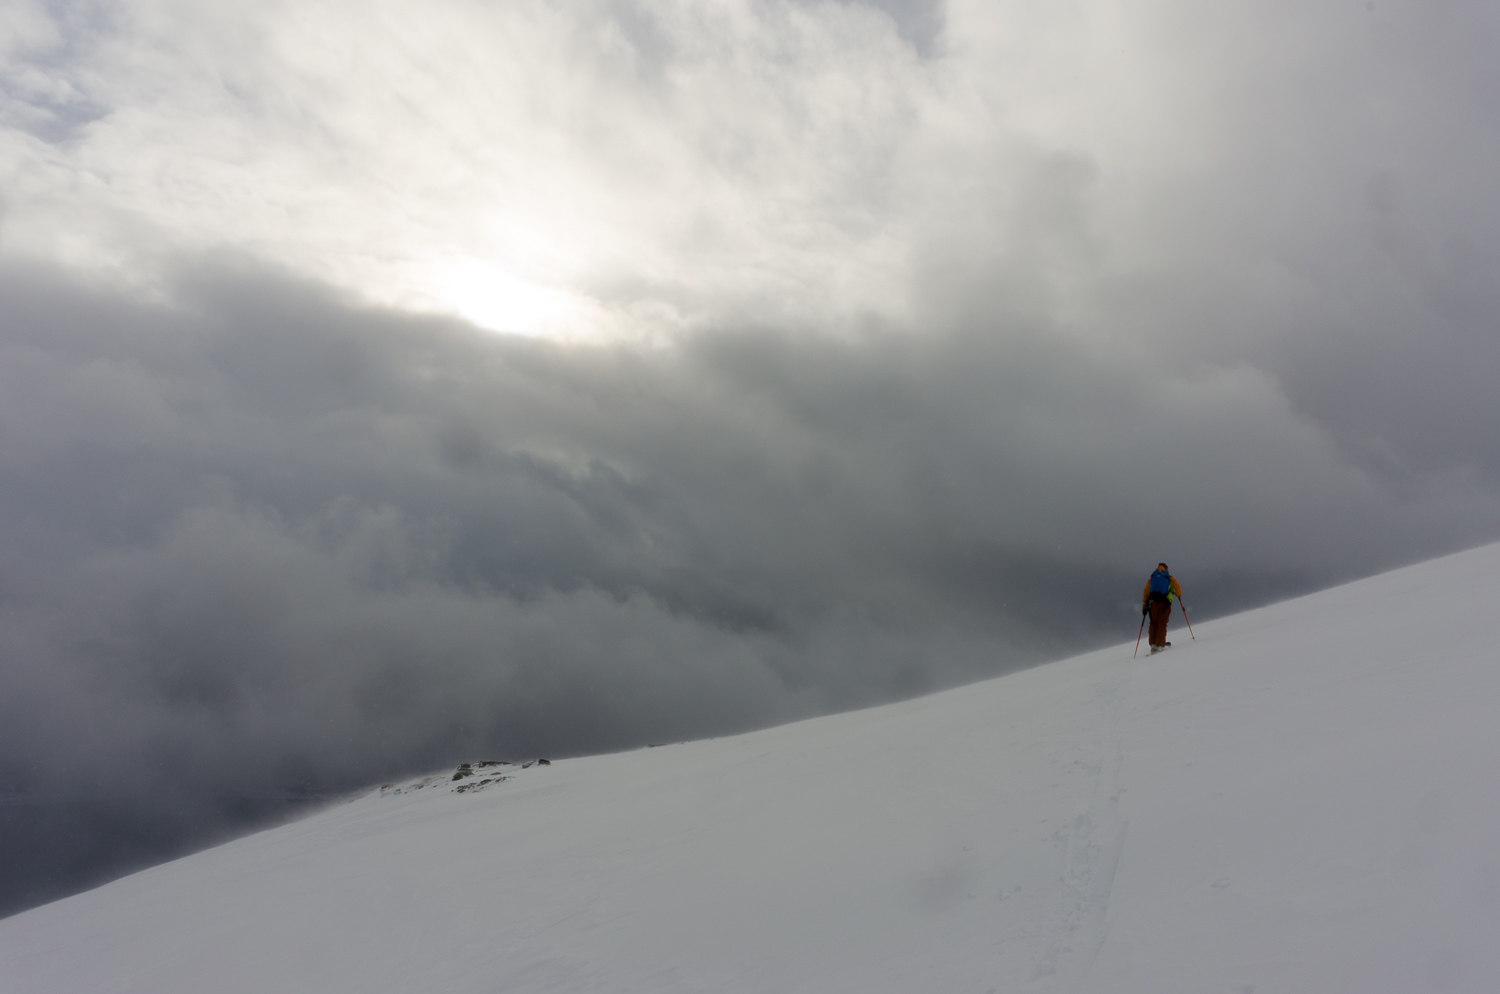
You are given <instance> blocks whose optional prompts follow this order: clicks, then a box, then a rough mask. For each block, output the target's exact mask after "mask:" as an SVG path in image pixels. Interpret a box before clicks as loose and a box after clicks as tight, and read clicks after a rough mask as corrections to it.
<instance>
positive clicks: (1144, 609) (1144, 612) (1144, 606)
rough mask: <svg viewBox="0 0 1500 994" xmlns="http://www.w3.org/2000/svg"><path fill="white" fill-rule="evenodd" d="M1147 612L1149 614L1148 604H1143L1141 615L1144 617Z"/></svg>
mask: <svg viewBox="0 0 1500 994" xmlns="http://www.w3.org/2000/svg"><path fill="white" fill-rule="evenodd" d="M1146 614H1147V611H1146V605H1144V604H1142V605H1141V617H1142V618H1144V617H1145V616H1146Z"/></svg>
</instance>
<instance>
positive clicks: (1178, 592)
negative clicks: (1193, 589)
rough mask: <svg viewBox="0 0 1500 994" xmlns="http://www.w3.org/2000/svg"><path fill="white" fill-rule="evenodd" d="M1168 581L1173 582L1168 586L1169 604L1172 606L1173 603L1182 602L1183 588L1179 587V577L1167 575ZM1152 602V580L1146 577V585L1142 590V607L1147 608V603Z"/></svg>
mask: <svg viewBox="0 0 1500 994" xmlns="http://www.w3.org/2000/svg"><path fill="white" fill-rule="evenodd" d="M1153 572H1155V571H1154V570H1153ZM1167 579H1168V580H1169V581H1171V582H1170V583H1168V584H1167V603H1168V604H1170V603H1172V602H1173V601H1180V600H1182V588H1181V587H1179V586H1178V585H1177V577H1175V576H1173V575H1172V574H1170V573H1168V574H1167ZM1150 600H1151V578H1150V577H1149V576H1148V577H1146V585H1145V586H1144V587H1142V588H1141V607H1145V606H1146V603H1147V602H1148V601H1150Z"/></svg>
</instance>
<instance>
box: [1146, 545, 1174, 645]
mask: <svg viewBox="0 0 1500 994" xmlns="http://www.w3.org/2000/svg"><path fill="white" fill-rule="evenodd" d="M1180 600H1182V588H1181V587H1180V586H1178V585H1177V578H1176V577H1175V576H1173V575H1172V573H1171V571H1170V570H1168V569H1167V564H1166V563H1157V564H1156V569H1155V571H1153V572H1152V574H1151V576H1150V577H1149V578H1147V580H1146V586H1145V588H1144V589H1143V590H1142V591H1141V614H1142V615H1146V614H1150V615H1151V636H1150V639H1149V640H1148V644H1149V645H1150V646H1151V651H1152V652H1161V651H1162V650H1163V649H1165V648H1166V647H1167V646H1169V645H1171V644H1172V643H1171V642H1168V641H1167V618H1168V617H1169V616H1170V615H1171V613H1172V603H1173V602H1174V601H1180Z"/></svg>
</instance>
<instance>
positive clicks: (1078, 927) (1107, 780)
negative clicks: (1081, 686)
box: [1033, 671, 1129, 992]
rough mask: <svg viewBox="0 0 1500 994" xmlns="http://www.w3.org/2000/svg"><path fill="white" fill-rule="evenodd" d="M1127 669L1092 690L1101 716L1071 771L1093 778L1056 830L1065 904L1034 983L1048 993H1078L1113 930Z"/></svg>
mask: <svg viewBox="0 0 1500 994" xmlns="http://www.w3.org/2000/svg"><path fill="white" fill-rule="evenodd" d="M1128 684H1129V675H1128V671H1125V672H1122V673H1121V675H1119V676H1114V677H1111V678H1109V679H1106V680H1104V681H1102V682H1100V683H1099V684H1098V686H1097V687H1096V688H1095V690H1096V694H1097V696H1098V698H1099V700H1100V701H1101V702H1102V704H1103V708H1104V711H1103V714H1102V715H1100V719H1101V720H1100V721H1099V722H1098V723H1097V724H1096V725H1095V729H1096V731H1095V734H1094V736H1093V739H1092V741H1091V742H1090V744H1089V746H1088V747H1087V748H1086V751H1087V753H1088V755H1086V756H1085V757H1083V758H1079V759H1076V760H1074V761H1073V763H1072V764H1071V767H1070V770H1071V771H1075V772H1077V773H1081V774H1082V775H1083V776H1085V777H1087V778H1089V779H1091V781H1092V785H1091V788H1090V789H1089V792H1088V794H1089V797H1088V807H1087V809H1086V810H1084V811H1082V812H1080V813H1079V814H1078V815H1077V817H1075V818H1074V819H1073V821H1072V823H1071V824H1070V825H1068V826H1067V827H1066V828H1065V829H1063V830H1061V831H1060V832H1059V833H1058V834H1059V836H1060V841H1061V843H1062V850H1063V852H1062V864H1061V872H1060V877H1059V882H1060V885H1061V904H1060V906H1059V907H1058V910H1057V912H1056V914H1055V915H1054V916H1053V917H1052V919H1051V922H1050V923H1049V924H1050V928H1049V929H1048V931H1047V933H1045V934H1043V935H1042V936H1041V937H1040V942H1039V945H1040V947H1041V948H1040V952H1039V954H1038V955H1037V956H1036V958H1035V967H1036V973H1035V976H1034V977H1033V984H1034V985H1036V984H1037V982H1040V987H1041V988H1042V989H1043V990H1046V991H1068V992H1072V991H1076V990H1078V989H1079V987H1080V986H1081V985H1082V984H1083V982H1084V981H1085V979H1086V978H1087V976H1088V972H1089V968H1090V967H1091V966H1092V965H1093V963H1094V959H1095V958H1096V957H1097V956H1098V954H1099V949H1100V947H1101V946H1103V945H1104V940H1105V938H1106V936H1107V934H1108V922H1107V913H1108V911H1109V895H1110V889H1111V888H1112V887H1113V885H1114V878H1115V869H1116V867H1117V866H1118V865H1119V861H1120V854H1121V851H1122V849H1123V848H1124V845H1125V823H1124V822H1123V821H1122V820H1121V818H1120V771H1121V768H1122V767H1123V765H1124V762H1125V753H1124V742H1123V739H1122V737H1121V732H1120V709H1121V703H1122V699H1123V698H1124V696H1125V693H1126V690H1127V687H1128Z"/></svg>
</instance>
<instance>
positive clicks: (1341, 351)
mask: <svg viewBox="0 0 1500 994" xmlns="http://www.w3.org/2000/svg"><path fill="white" fill-rule="evenodd" d="M370 9H371V10H375V11H376V13H377V14H378V16H369V17H361V18H358V19H350V8H349V7H347V6H344V5H340V4H330V5H326V6H324V7H319V8H317V10H315V11H313V12H312V13H311V14H309V15H308V18H307V19H306V21H305V23H304V21H303V20H299V19H297V18H291V17H289V16H283V15H284V14H285V13H286V12H285V11H282V10H281V9H280V8H276V7H274V6H270V7H264V8H262V7H244V6H243V5H238V6H229V5H225V6H224V7H223V8H222V9H220V8H218V7H215V6H213V5H207V6H204V5H179V4H173V3H168V2H162V3H151V4H148V3H138V4H127V5H120V6H118V7H109V8H106V7H102V6H94V5H90V4H63V5H56V4H54V5H45V4H30V5H27V4H18V5H17V11H18V16H17V18H15V19H14V21H13V23H12V25H11V26H10V27H9V28H7V29H6V30H7V31H9V33H8V34H3V35H0V52H3V53H4V56H5V61H4V65H3V67H0V68H3V70H4V71H3V72H0V86H3V90H0V98H3V100H4V105H3V107H0V110H3V111H4V115H5V116H4V121H5V123H6V128H5V130H4V131H3V132H0V170H3V176H4V177H5V189H4V201H3V205H0V206H3V209H4V211H5V213H4V215H3V216H0V563H3V569H0V653H3V656H0V788H3V789H4V790H5V791H6V793H5V795H4V796H5V798H7V799H8V800H9V801H11V802H14V803H11V804H8V805H3V806H0V854H5V858H6V860H8V862H6V863H5V864H4V866H3V869H0V895H3V896H0V907H17V906H20V905H21V904H24V903H26V902H27V901H30V900H36V899H40V898H42V897H45V896H48V895H51V894H55V893H59V892H61V891H64V890H66V889H68V888H69V887H73V886H76V885H78V884H79V883H81V882H84V881H86V880H89V879H94V878H95V877H97V876H98V875H100V874H104V873H107V872H110V871H111V870H116V871H117V870H118V869H119V868H121V867H124V866H128V865H131V864H132V862H133V861H141V860H149V859H154V858H159V857H161V856H162V855H164V854H167V853H170V852H174V851H178V850H179V849H180V848H181V847H182V846H184V845H190V844H197V843H201V842H203V841H205V840H207V839H211V838H213V837H215V836H216V835H217V834H218V833H221V832H226V831H231V830H233V829H234V828H235V827H236V826H240V825H244V824H250V823H253V822H255V821H256V820H257V819H265V818H269V817H275V816H276V815H277V813H278V812H283V811H285V810H286V809H287V808H288V807H289V806H294V805H295V804H296V803H298V798H300V797H302V796H303V795H305V794H308V793H313V794H317V793H322V792H328V791H338V790H342V789H346V788H351V787H355V786H358V785H362V784H366V783H369V782H371V781H374V780H379V779H383V778H387V777H392V776H396V775H399V774H402V773H408V772H412V771H416V770H420V769H426V768H430V767H434V766H437V765H439V764H442V763H446V762H451V761H454V760H457V759H462V758H475V757H478V756H481V755H486V754H488V755H498V756H502V757H503V756H506V755H509V756H522V755H534V754H553V755H562V754H568V753H578V752H585V751H590V750H600V749H610V748H619V747H625V746H631V745H638V744H642V743H645V742H651V741H663V740H675V739H681V738H687V737H692V736H702V735H712V734H718V733H724V732H729V731H733V730H737V729H743V728H748V727H752V726H755V725H761V724H766V723H770V722H774V721H780V720H786V719H791V718H796V717H800V716H806V715H812V714H817V713H822V712H826V711H830V710H835V709H840V708H848V707H854V706H859V705H862V704H867V703H872V702H876V701H883V700H890V699H893V698H897V697H900V696H903V695H909V694H913V693H917V692H921V691H923V690H927V689H932V688H936V687H941V686H948V685H952V684H955V683H959V682H962V681H965V680H970V679H975V678H978V677H982V676H987V675H992V674H997V673H1001V672H1005V671H1007V670H1011V669H1014V668H1017V667H1019V666H1024V665H1027V664H1030V663H1034V662H1036V661H1039V660H1042V659H1046V658H1051V657H1056V656H1058V655H1060V654H1063V653H1065V652H1067V651H1070V650H1073V649H1079V648H1083V647H1086V646H1091V645H1098V644H1104V643H1107V642H1108V641H1110V640H1115V639H1125V638H1129V637H1131V636H1132V635H1133V630H1134V627H1135V625H1136V622H1137V614H1136V611H1137V607H1136V606H1135V603H1134V602H1135V598H1136V593H1137V591H1138V590H1139V585H1140V583H1141V582H1142V581H1143V579H1144V574H1145V572H1146V571H1147V570H1148V569H1149V568H1150V566H1151V565H1152V564H1154V563H1155V562H1156V561H1157V560H1158V559H1161V558H1166V559H1167V560H1168V561H1169V562H1171V563H1172V564H1173V566H1174V567H1175V568H1176V570H1177V572H1178V573H1179V575H1180V576H1181V578H1182V580H1183V582H1184V585H1185V587H1186V588H1187V592H1188V597H1189V603H1190V604H1191V605H1194V606H1195V607H1196V608H1197V609H1198V611H1199V612H1200V613H1201V617H1204V618H1208V617H1211V616H1212V615H1214V614H1218V613H1223V612H1225V611H1229V610H1232V609H1235V608H1238V607H1242V606H1247V605H1250V604H1256V603H1264V602H1266V601H1269V600H1273V599H1276V598H1278V597H1283V596H1289V595H1291V594H1295V593H1297V592H1301V591H1305V590H1308V589H1312V588H1313V587H1316V586H1318V585H1322V584H1327V583H1332V582H1335V581H1338V580H1341V579H1346V578H1351V577H1354V576H1358V575H1361V574H1367V573H1370V572H1374V571H1376V570H1379V569H1381V568H1384V567H1388V566H1392V565H1397V564H1399V563H1402V562H1406V561H1410V560H1413V559H1416V558H1419V557H1422V556H1425V555H1432V554H1436V553H1439V552H1443V551H1447V550H1450V549H1455V548H1459V547H1463V546H1466V545H1471V544H1476V543H1478V542H1481V541H1485V540H1490V539H1493V538H1495V537H1496V536H1500V448H1497V444H1496V442H1495V438H1494V433H1493V432H1492V431H1491V430H1490V426H1492V425H1494V424H1496V423H1500V410H1497V403H1500V402H1497V401H1496V400H1495V395H1494V390H1493V387H1492V384H1493V382H1494V381H1495V379H1496V376H1497V374H1500V355H1497V349H1500V344H1497V338H1500V336H1497V334H1496V322H1497V320H1500V299H1497V297H1496V291H1495V289H1494V286H1493V280H1492V278H1491V275H1490V274H1492V273H1493V272H1494V271H1496V267H1497V264H1500V216H1497V214H1496V211H1497V207H1496V206H1495V205H1496V204H1497V203H1500V201H1497V200H1496V199H1495V198H1494V196H1493V191H1492V190H1491V189H1490V187H1491V186H1492V185H1493V177H1494V176H1496V175H1500V161H1497V158H1500V140H1497V129H1496V128H1495V124H1494V121H1493V115H1492V112H1491V111H1490V109H1489V107H1488V104H1487V102H1486V101H1487V96H1488V93H1489V92H1491V91H1492V89H1493V88H1492V87H1491V86H1489V83H1490V82H1492V81H1493V76H1494V73H1495V70H1494V68H1493V67H1494V66H1495V65H1497V64H1500V63H1497V62H1496V60H1495V59H1494V58H1493V55H1494V52H1495V48H1496V45H1495V42H1496V41H1497V39H1500V25H1497V23H1496V17H1495V15H1494V14H1493V13H1491V12H1490V10H1489V9H1488V8H1487V7H1485V6H1482V5H1479V4H1466V3H1460V2H1449V3H1444V4H1441V5H1437V6H1433V5H1430V4H1428V5H1417V4H1409V3H1396V2H1379V3H1377V4H1375V5H1369V4H1365V3H1350V4H1346V5H1334V6H1324V7H1319V8H1317V9H1309V8H1307V7H1306V5H1294V4H1290V3H1272V4H1266V3H1263V2H1262V3H1256V4H1250V3H1243V4H1229V5H1221V6H1218V7H1215V8H1214V9H1213V10H1212V11H1209V10H1206V9H1205V8H1203V6H1202V5H1201V4H1189V3H1186V2H1167V0H1151V2H1147V0H1141V2H1138V3H1132V4H1126V5H1103V4H1094V5H1090V4H1072V5H1056V4H1051V5H1036V4H1027V3H1014V4H994V3H981V2H978V0H976V2H972V3H971V2H967V0H950V2H948V3H946V4H936V3H918V2H899V3H898V2H895V0H891V2H889V3H880V4H861V3H818V2H802V0H798V2H796V3H771V2H750V0H720V2H717V3H712V4H675V3H665V2H664V3H660V4H647V3H639V2H626V0H619V2H605V0H597V2H593V3H588V4H582V5H579V6H578V7H577V8H576V9H574V8H572V7H569V8H567V9H564V8H562V7H560V6H558V5H551V4H547V3H543V2H540V0H538V2H534V3H523V4H516V5H511V6H507V7H505V8H504V9H503V10H502V9H501V8H493V9H492V8H491V7H490V6H488V5H475V4H468V3H464V2H460V0H451V2H445V3H439V4H434V5H432V6H431V8H430V14H429V15H427V16H426V17H425V19H424V20H423V21H422V22H421V23H420V24H415V23H412V22H409V21H407V20H404V19H403V18H404V17H405V15H403V14H402V12H401V11H400V10H399V9H397V7H395V6H392V7H389V8H387V7H380V6H379V5H372V6H371V8H370ZM21 15H24V16H21ZM437 56H442V57H441V58H439V57H437ZM424 295H425V296H424ZM434 311H436V312H448V313H454V312H457V313H462V314H467V315H469V316H470V317H474V318H476V319H479V320H483V321H488V323H490V324H492V325H499V326H505V325H506V322H508V321H511V320H513V319H514V320H517V321H522V320H523V319H524V321H531V322H532V323H533V325H534V330H538V331H553V332H558V333H560V334H564V337H566V333H567V332H568V331H569V328H570V327H572V325H574V324H576V325H577V326H578V327H579V328H581V329H582V332H581V333H580V335H579V336H578V337H581V338H582V339H584V340H586V342H587V343H586V344H581V343H579V342H577V341H574V342H572V343H571V344H570V343H566V342H564V341H558V340H549V339H537V338H519V337H515V336H509V335H497V334H494V333H491V332H489V331H484V330H481V329H479V328H476V327H474V326H473V325H471V324H468V323H465V322H464V321H462V320H460V319H458V318H456V317H445V316H441V315H436V316H435V315H434V313H433V312H434ZM491 318H493V319H494V320H490V319H491ZM523 323H524V322H523ZM41 802H45V803H41Z"/></svg>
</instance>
